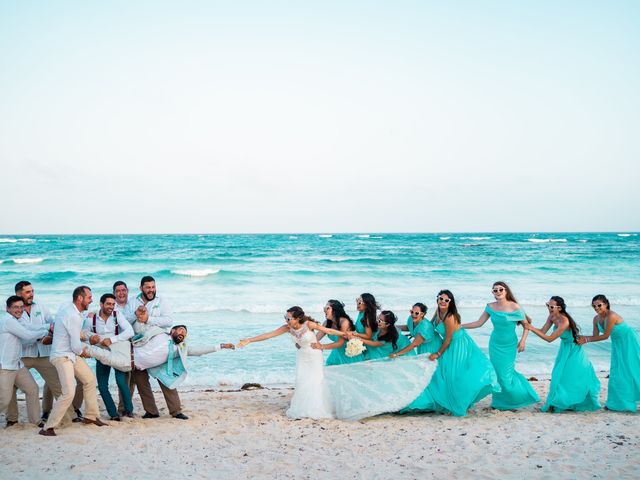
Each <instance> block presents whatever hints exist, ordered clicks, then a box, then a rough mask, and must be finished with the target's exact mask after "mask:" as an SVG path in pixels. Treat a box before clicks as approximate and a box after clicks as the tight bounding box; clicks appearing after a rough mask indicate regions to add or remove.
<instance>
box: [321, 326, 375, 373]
mask: <svg viewBox="0 0 640 480" xmlns="http://www.w3.org/2000/svg"><path fill="white" fill-rule="evenodd" d="M361 315H362V314H361ZM360 319H361V316H360V315H358V321H360ZM360 327H361V328H362V332H360V333H364V327H363V326H362V322H360ZM356 331H358V329H357V323H356ZM327 337H329V339H330V340H331V341H332V342H337V341H338V340H339V339H340V338H342V337H336V336H335V335H327ZM346 348H347V340H345V342H344V343H343V344H342V346H341V347H340V348H334V349H333V350H331V353H330V354H329V357H327V362H326V363H325V365H327V366H330V365H344V364H346V363H356V362H362V361H363V360H365V357H364V354H363V353H361V354H360V355H356V356H355V357H347V354H346V353H345V350H346ZM366 348H367V349H368V348H369V347H366ZM366 352H367V351H366V350H365V353H366Z"/></svg>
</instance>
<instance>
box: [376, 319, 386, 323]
mask: <svg viewBox="0 0 640 480" xmlns="http://www.w3.org/2000/svg"><path fill="white" fill-rule="evenodd" d="M377 321H378V323H387V321H386V320H385V319H384V318H378V320H377Z"/></svg>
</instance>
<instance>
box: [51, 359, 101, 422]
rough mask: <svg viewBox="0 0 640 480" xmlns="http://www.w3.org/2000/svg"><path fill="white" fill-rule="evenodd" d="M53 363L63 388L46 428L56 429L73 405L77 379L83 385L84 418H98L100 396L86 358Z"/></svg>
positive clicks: (56, 360)
mask: <svg viewBox="0 0 640 480" xmlns="http://www.w3.org/2000/svg"><path fill="white" fill-rule="evenodd" d="M51 363H52V364H53V366H54V367H55V368H56V371H57V372H58V378H60V386H61V387H62V395H60V397H59V398H58V400H57V401H56V402H54V403H53V409H52V410H51V413H50V414H49V419H48V420H47V423H45V425H44V428H45V429H47V428H55V427H57V426H58V424H59V423H60V421H61V420H62V418H63V417H64V415H65V413H66V411H67V410H68V408H69V407H70V406H71V404H72V403H73V397H74V394H75V391H76V384H77V383H76V379H77V380H78V381H79V382H80V383H81V384H82V393H83V394H84V402H85V413H84V417H85V418H88V419H89V420H95V419H96V418H98V415H99V413H100V412H99V410H98V395H97V393H96V385H97V382H96V376H95V375H94V373H93V370H91V368H90V367H89V365H87V362H85V361H84V358H81V357H76V361H75V362H72V361H71V360H69V359H68V358H66V357H64V358H54V359H53V360H51Z"/></svg>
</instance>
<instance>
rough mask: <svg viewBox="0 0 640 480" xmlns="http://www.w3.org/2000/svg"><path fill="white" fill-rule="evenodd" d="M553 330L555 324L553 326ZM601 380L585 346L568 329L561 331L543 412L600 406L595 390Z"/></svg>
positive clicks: (598, 389)
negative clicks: (575, 339) (579, 343)
mask: <svg viewBox="0 0 640 480" xmlns="http://www.w3.org/2000/svg"><path fill="white" fill-rule="evenodd" d="M553 329H554V331H555V330H556V329H557V327H555V326H554V328H553ZM599 393H600V380H598V377H597V376H596V372H595V370H594V369H593V365H592V364H591V362H590V361H589V358H587V353H586V352H585V351H584V348H583V347H581V346H580V345H577V344H576V343H575V342H574V340H573V334H572V333H571V329H567V330H566V331H564V332H562V335H560V349H559V350H558V355H557V356H556V361H555V364H554V365H553V372H552V373H551V387H550V388H549V395H548V396H547V401H546V403H545V405H544V407H542V411H543V412H547V411H549V409H550V408H551V407H553V411H555V412H561V411H564V410H576V411H594V410H599V409H600V408H601V405H600V401H599V400H598V394H599Z"/></svg>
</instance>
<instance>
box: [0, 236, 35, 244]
mask: <svg viewBox="0 0 640 480" xmlns="http://www.w3.org/2000/svg"><path fill="white" fill-rule="evenodd" d="M36 241H37V240H36V239H35V238H9V237H3V238H0V243H18V242H23V243H34V242H36Z"/></svg>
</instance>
